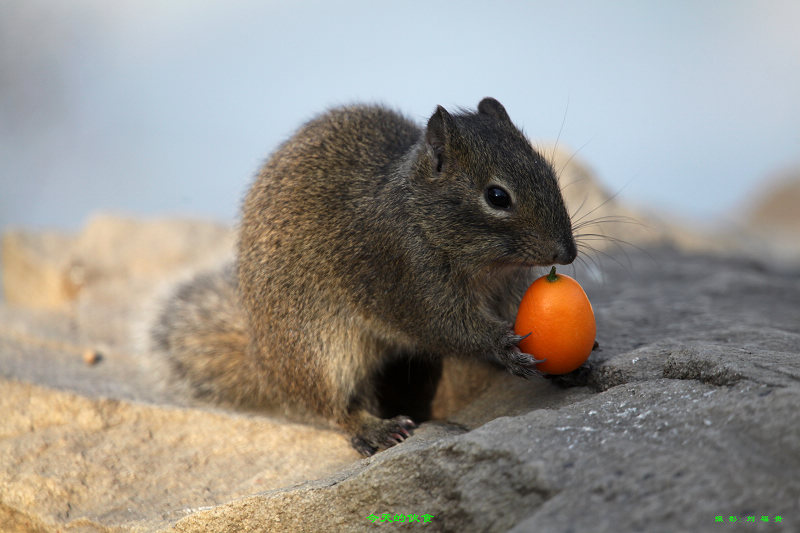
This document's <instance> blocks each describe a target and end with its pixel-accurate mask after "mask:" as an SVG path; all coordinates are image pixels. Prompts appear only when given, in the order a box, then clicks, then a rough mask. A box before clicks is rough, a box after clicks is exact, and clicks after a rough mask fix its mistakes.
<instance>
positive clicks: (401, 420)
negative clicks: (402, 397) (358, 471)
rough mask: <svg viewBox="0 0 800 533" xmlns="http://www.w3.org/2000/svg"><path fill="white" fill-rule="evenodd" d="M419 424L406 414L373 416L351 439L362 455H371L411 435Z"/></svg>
mask: <svg viewBox="0 0 800 533" xmlns="http://www.w3.org/2000/svg"><path fill="white" fill-rule="evenodd" d="M416 427H417V425H416V424H415V423H414V421H413V420H411V419H410V418H409V417H407V416H405V415H400V416H396V417H394V418H389V419H381V418H376V417H375V418H373V419H371V420H369V421H368V422H366V423H365V424H364V425H363V426H362V427H361V428H360V430H359V431H358V433H357V434H356V435H355V436H354V437H353V438H352V439H351V440H350V443H351V444H352V445H353V448H355V449H356V450H357V451H358V452H359V453H360V454H361V455H363V456H365V457H369V456H370V455H373V454H375V452H377V451H379V450H385V449H386V448H391V447H392V446H394V445H395V444H400V443H401V442H403V441H404V440H406V439H407V438H408V437H410V436H411V433H412V432H413V430H414V428H416Z"/></svg>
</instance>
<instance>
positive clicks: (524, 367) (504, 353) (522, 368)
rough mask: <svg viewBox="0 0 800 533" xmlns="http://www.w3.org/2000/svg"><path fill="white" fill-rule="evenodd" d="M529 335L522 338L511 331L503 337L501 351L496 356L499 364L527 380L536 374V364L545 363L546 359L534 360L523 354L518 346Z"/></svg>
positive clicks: (530, 356)
mask: <svg viewBox="0 0 800 533" xmlns="http://www.w3.org/2000/svg"><path fill="white" fill-rule="evenodd" d="M528 335H530V334H528ZM528 335H524V336H520V335H517V334H516V333H514V331H513V330H511V329H509V331H508V332H507V333H506V335H505V336H503V339H502V341H501V343H500V344H501V346H500V350H499V352H498V353H497V355H496V357H497V360H498V361H499V363H500V364H501V365H503V366H504V367H506V369H507V370H508V371H509V372H511V373H512V374H514V375H515V376H520V377H523V378H526V379H527V378H529V377H531V376H532V375H534V374H536V363H541V362H542V361H544V359H541V360H540V359H534V357H533V356H532V355H530V354H527V353H525V352H523V351H522V350H520V349H519V346H517V345H518V344H519V343H520V341H521V340H522V339H524V338H525V337H527V336H528Z"/></svg>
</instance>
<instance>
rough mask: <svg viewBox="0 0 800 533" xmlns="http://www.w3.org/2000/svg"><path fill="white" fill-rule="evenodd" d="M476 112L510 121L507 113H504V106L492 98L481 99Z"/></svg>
mask: <svg viewBox="0 0 800 533" xmlns="http://www.w3.org/2000/svg"><path fill="white" fill-rule="evenodd" d="M478 113H480V114H482V115H489V116H491V117H494V118H497V119H500V120H507V121H508V122H511V119H510V118H509V116H508V113H506V108H505V107H503V104H501V103H500V102H498V101H497V100H495V99H494V98H484V99H483V100H481V102H480V103H479V104H478Z"/></svg>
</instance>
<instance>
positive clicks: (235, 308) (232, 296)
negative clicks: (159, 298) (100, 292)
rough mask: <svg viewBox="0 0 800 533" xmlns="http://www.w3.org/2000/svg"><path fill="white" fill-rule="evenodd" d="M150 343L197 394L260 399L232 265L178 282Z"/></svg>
mask: <svg viewBox="0 0 800 533" xmlns="http://www.w3.org/2000/svg"><path fill="white" fill-rule="evenodd" d="M150 344H151V348H152V349H153V351H154V352H156V353H157V354H158V355H160V356H162V357H164V358H165V359H166V361H167V363H168V365H169V367H170V368H171V370H172V372H173V374H174V377H175V378H177V379H178V380H180V381H183V382H184V383H186V384H187V385H188V387H189V388H190V390H191V392H192V394H193V395H194V396H195V397H197V398H200V399H204V400H209V401H211V402H214V403H223V404H229V405H235V406H241V407H255V406H258V405H259V404H260V403H261V394H260V386H259V381H258V377H257V376H258V374H257V372H256V369H255V368H254V366H253V362H252V361H251V359H250V358H249V357H248V356H247V350H248V345H249V336H248V334H247V319H246V315H245V313H244V310H243V309H242V307H241V305H240V303H239V296H238V293H237V281H236V271H235V268H234V267H233V265H229V266H227V267H226V268H224V269H221V270H218V271H214V272H207V273H202V274H199V275H197V276H196V277H194V278H193V279H191V280H190V281H188V282H186V283H184V284H182V285H180V286H179V287H178V288H177V290H176V291H175V292H174V293H173V294H172V296H171V297H170V298H169V299H168V300H167V302H166V305H165V306H164V307H163V309H162V311H161V313H160V315H159V317H158V319H157V320H156V322H155V324H153V325H152V328H151V330H150Z"/></svg>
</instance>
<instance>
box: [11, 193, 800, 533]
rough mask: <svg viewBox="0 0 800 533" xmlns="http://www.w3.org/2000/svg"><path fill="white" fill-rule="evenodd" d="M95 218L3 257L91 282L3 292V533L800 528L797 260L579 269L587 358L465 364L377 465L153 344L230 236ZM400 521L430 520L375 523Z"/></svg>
mask: <svg viewBox="0 0 800 533" xmlns="http://www.w3.org/2000/svg"><path fill="white" fill-rule="evenodd" d="M601 198H602V196H601ZM572 201H573V202H574V201H575V200H574V199H573V200H572ZM617 207H618V206H614V205H613V202H608V203H606V204H604V207H603V208H601V210H600V211H601V212H603V213H606V214H603V215H601V216H619V215H618V213H620V211H614V210H613V209H616V208H617ZM609 209H610V210H611V211H608V210H609ZM603 210H606V211H603ZM607 213H610V215H608V214H607ZM614 213H617V214H614ZM624 216H627V215H624ZM96 220H104V222H102V223H101V222H94V223H93V224H94V227H93V229H91V231H88V230H87V231H86V232H85V233H84V234H81V235H79V236H61V237H56V238H60V239H61V240H60V241H59V242H60V244H58V245H40V244H35V243H43V242H46V241H47V239H50V237H48V236H46V235H39V234H27V236H26V238H25V239H22V240H17V241H16V242H14V243H12V245H13V248H14V250H16V251H17V252H19V253H17V252H15V254H16V255H14V254H11V255H9V254H7V253H6V254H4V262H5V263H6V265H8V264H9V263H8V261H11V262H12V263H13V262H14V261H19V260H20V257H25V258H26V259H25V260H26V261H28V265H29V266H31V268H32V270H29V271H26V272H24V276H23V274H21V272H22V271H21V270H19V269H17V270H16V271H15V270H14V269H13V268H12V269H11V272H12V274H13V275H12V276H11V278H9V276H8V275H6V278H5V279H6V283H7V291H8V283H9V282H8V280H9V279H11V280H12V282H14V280H19V283H23V284H24V283H27V284H28V286H30V287H35V286H36V285H37V283H36V279H37V278H36V276H40V281H42V280H47V279H56V278H58V277H59V276H60V275H63V272H67V273H68V274H69V272H70V268H72V267H74V266H75V265H76V264H78V263H79V264H80V269H79V272H78V273H77V274H76V273H75V272H73V275H72V277H71V278H68V279H71V280H72V282H73V283H74V286H73V288H72V289H71V291H72V292H63V286H59V285H58V283H54V284H53V285H52V287H55V288H54V289H52V290H53V291H61V292H53V293H52V294H51V296H54V297H53V298H50V297H44V298H41V297H40V296H36V298H38V299H35V300H34V301H32V302H31V305H29V306H27V307H20V303H25V301H24V294H25V292H24V291H21V292H18V293H17V294H18V295H22V296H20V297H21V298H22V301H19V300H14V301H12V302H9V301H7V302H6V303H3V304H2V305H0V531H181V532H187V531H362V530H365V529H367V528H372V527H379V528H381V527H382V528H394V527H400V528H402V529H403V530H416V529H418V528H424V529H425V530H428V531H507V530H511V531H520V532H522V531H542V532H549V531H553V532H570V531H576V532H577V531H594V532H606V531H608V532H612V531H613V532H617V531H621V532H624V531H717V530H721V529H725V530H726V531H727V530H732V531H735V530H737V528H738V529H741V530H746V531H750V530H753V529H759V530H767V529H769V531H798V530H800V516H798V514H797V510H798V509H800V412H799V411H800V410H798V406H800V269H798V268H797V267H796V266H791V265H793V264H794V265H796V264H797V263H791V262H790V263H781V266H775V265H771V264H766V263H765V262H764V261H762V260H758V259H757V258H753V257H752V256H751V255H747V254H744V253H742V252H741V250H738V249H734V251H733V252H730V253H728V254H727V255H725V254H721V253H714V254H710V253H709V254H700V253H697V252H696V251H692V252H687V251H685V250H684V251H681V250H680V249H678V248H675V247H672V246H670V245H665V244H664V243H665V241H670V240H671V241H672V242H675V243H678V244H681V243H685V242H686V241H685V240H682V239H681V238H672V239H668V238H667V237H666V236H667V235H668V232H667V230H663V231H662V230H661V229H660V230H658V233H657V235H655V236H654V235H653V234H652V233H651V234H650V235H649V236H648V237H646V238H639V237H637V235H636V234H635V233H632V234H630V235H627V236H626V238H625V239H626V240H629V241H632V242H635V243H638V244H641V246H642V247H643V248H644V249H641V250H640V249H636V248H633V247H628V248H627V249H622V250H617V249H615V248H614V247H612V248H609V249H606V250H605V252H606V253H608V254H609V255H608V256H604V255H602V254H599V255H596V256H595V258H594V259H593V260H591V261H587V262H586V263H584V264H582V265H578V266H577V267H576V268H575V270H573V269H572V267H569V268H566V269H565V270H563V271H565V272H567V273H570V274H572V275H574V276H575V277H577V279H578V280H579V281H580V282H581V283H582V284H583V286H584V288H585V289H586V291H587V293H588V295H589V297H590V299H591V301H592V303H593V306H594V309H595V313H596V316H597V321H598V340H599V342H600V349H599V350H598V351H596V352H594V353H593V355H592V357H591V358H590V359H589V361H588V363H587V364H586V365H584V367H582V368H581V369H579V370H578V371H576V372H574V373H572V374H569V375H567V376H562V377H556V378H544V377H538V378H535V379H532V380H530V381H524V380H521V379H518V378H515V377H513V376H511V375H508V374H505V373H502V372H498V371H496V370H494V369H492V368H488V367H484V366H481V365H479V364H477V363H473V364H462V363H454V362H448V364H447V365H446V371H445V376H444V380H443V383H442V386H441V387H440V390H439V394H438V395H437V398H436V400H435V413H436V414H437V415H438V417H439V420H438V421H435V422H429V423H426V424H423V425H422V426H421V427H420V428H419V429H418V430H417V431H416V432H415V434H414V436H413V437H411V438H410V439H409V440H407V441H406V442H405V443H403V444H402V445H399V446H396V447H394V448H392V449H390V450H387V451H385V452H382V453H379V454H378V455H376V456H374V457H372V458H370V459H360V458H359V456H358V455H357V454H356V452H354V451H353V450H352V449H351V448H350V446H349V444H348V443H347V440H346V439H345V438H344V436H343V435H341V434H340V433H338V432H337V431H335V430H332V429H330V428H327V427H315V426H310V425H303V424H298V423H293V422H290V421H286V420H281V419H278V418H275V417H269V416H265V415H264V414H259V413H236V412H230V411H225V410H220V409H214V408H210V407H208V406H203V405H197V404H195V403H193V402H191V401H189V400H187V399H186V398H184V397H182V396H181V395H180V392H179V391H176V390H173V389H171V388H169V387H164V386H163V383H162V379H161V377H162V376H161V370H160V367H159V364H158V362H157V361H153V360H151V359H150V357H149V356H148V354H146V353H143V352H142V351H140V350H137V348H136V346H137V343H136V342H135V339H134V338H132V337H131V335H130V330H131V327H132V326H133V329H137V327H136V325H137V324H139V325H141V323H142V317H144V316H147V315H148V314H149V311H148V305H149V304H148V303H147V302H152V300H153V298H154V297H155V295H156V294H157V293H158V292H159V289H158V286H159V285H160V284H161V282H162V281H163V280H165V279H175V278H178V277H180V276H181V275H182V274H181V273H182V272H184V271H185V270H186V269H188V268H189V267H196V266H208V265H213V264H215V263H216V262H218V261H219V260H220V259H221V258H223V257H224V256H226V255H227V254H228V253H230V246H231V243H232V239H231V234H230V232H229V231H228V230H225V229H224V228H219V227H217V226H213V225H206V224H189V223H186V222H180V223H170V222H158V223H154V222H143V223H137V222H136V221H133V220H117V219H114V218H113V217H101V219H96ZM159 226H161V229H159ZM635 231H638V229H637V230H635ZM87 235H89V236H87ZM126 236H128V237H129V241H128V243H127V245H126V246H124V247H122V248H120V249H116V248H114V246H113V243H114V242H117V241H118V240H119V239H124V238H125V237H126ZM695 238H697V237H695ZM185 239H189V241H190V242H193V243H194V244H192V245H187V246H184V248H181V249H180V250H183V251H182V252H181V251H180V250H173V251H172V252H171V253H170V254H167V252H166V250H167V249H168V248H169V246H167V244H168V243H170V242H171V243H173V244H174V245H175V246H178V247H180V246H181V244H180V243H181V242H183V241H184V240H185ZM159 240H160V241H161V242H160V244H154V243H153V242H154V241H159ZM26 243H27V244H26ZM31 243H34V244H31ZM104 243H105V244H104ZM6 246H9V245H6ZM6 249H8V248H6ZM32 250H33V251H32ZM115 250H116V251H115ZM20 254H21V255H20ZM76 258H79V259H80V261H78V262H76ZM795 259H796V258H795ZM159 264H161V266H159ZM70 265H72V267H70ZM787 265H789V266H787ZM14 268H16V267H14ZM64 268H66V269H67V270H63V269H64ZM14 272H16V274H14ZM6 273H8V271H6ZM14 276H22V277H17V278H15V277H14ZM14 283H16V282H14ZM42 283H44V281H43V282H42ZM42 286H44V285H42ZM59 287H60V288H59ZM14 290H16V287H15V288H12V293H13V291H14ZM7 294H8V292H7ZM59 298H60V300H59ZM54 301H58V302H59V303H58V305H50V304H49V303H47V302H54ZM42 302H45V304H42ZM87 350H90V351H94V352H96V353H95V354H93V355H98V354H99V359H97V358H96V357H95V358H93V360H92V361H91V362H92V363H93V364H87V363H86V362H85V360H84V358H85V356H86V352H87ZM395 515H396V518H397V519H398V520H400V519H401V516H402V517H404V518H403V520H405V521H409V520H413V522H414V523H411V524H409V523H405V524H402V525H401V524H396V523H393V524H389V523H384V524H380V523H378V525H373V524H372V523H371V520H370V517H372V518H373V520H377V521H380V520H382V519H385V516H390V517H395ZM779 516H780V517H781V519H782V522H781V523H777V522H776V519H777V517H779ZM716 517H721V518H722V520H723V521H724V522H725V523H724V524H719V523H716V522H715V519H716ZM731 517H736V520H737V523H735V524H732V523H731V522H730V521H731ZM748 517H753V519H754V520H756V521H757V522H759V523H761V521H762V517H767V519H768V520H769V522H770V523H769V524H763V523H761V524H760V526H759V525H756V524H748V523H747V522H746V521H747V520H748ZM425 520H428V521H429V522H428V523H424V521H425ZM417 522H419V523H417Z"/></svg>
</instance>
